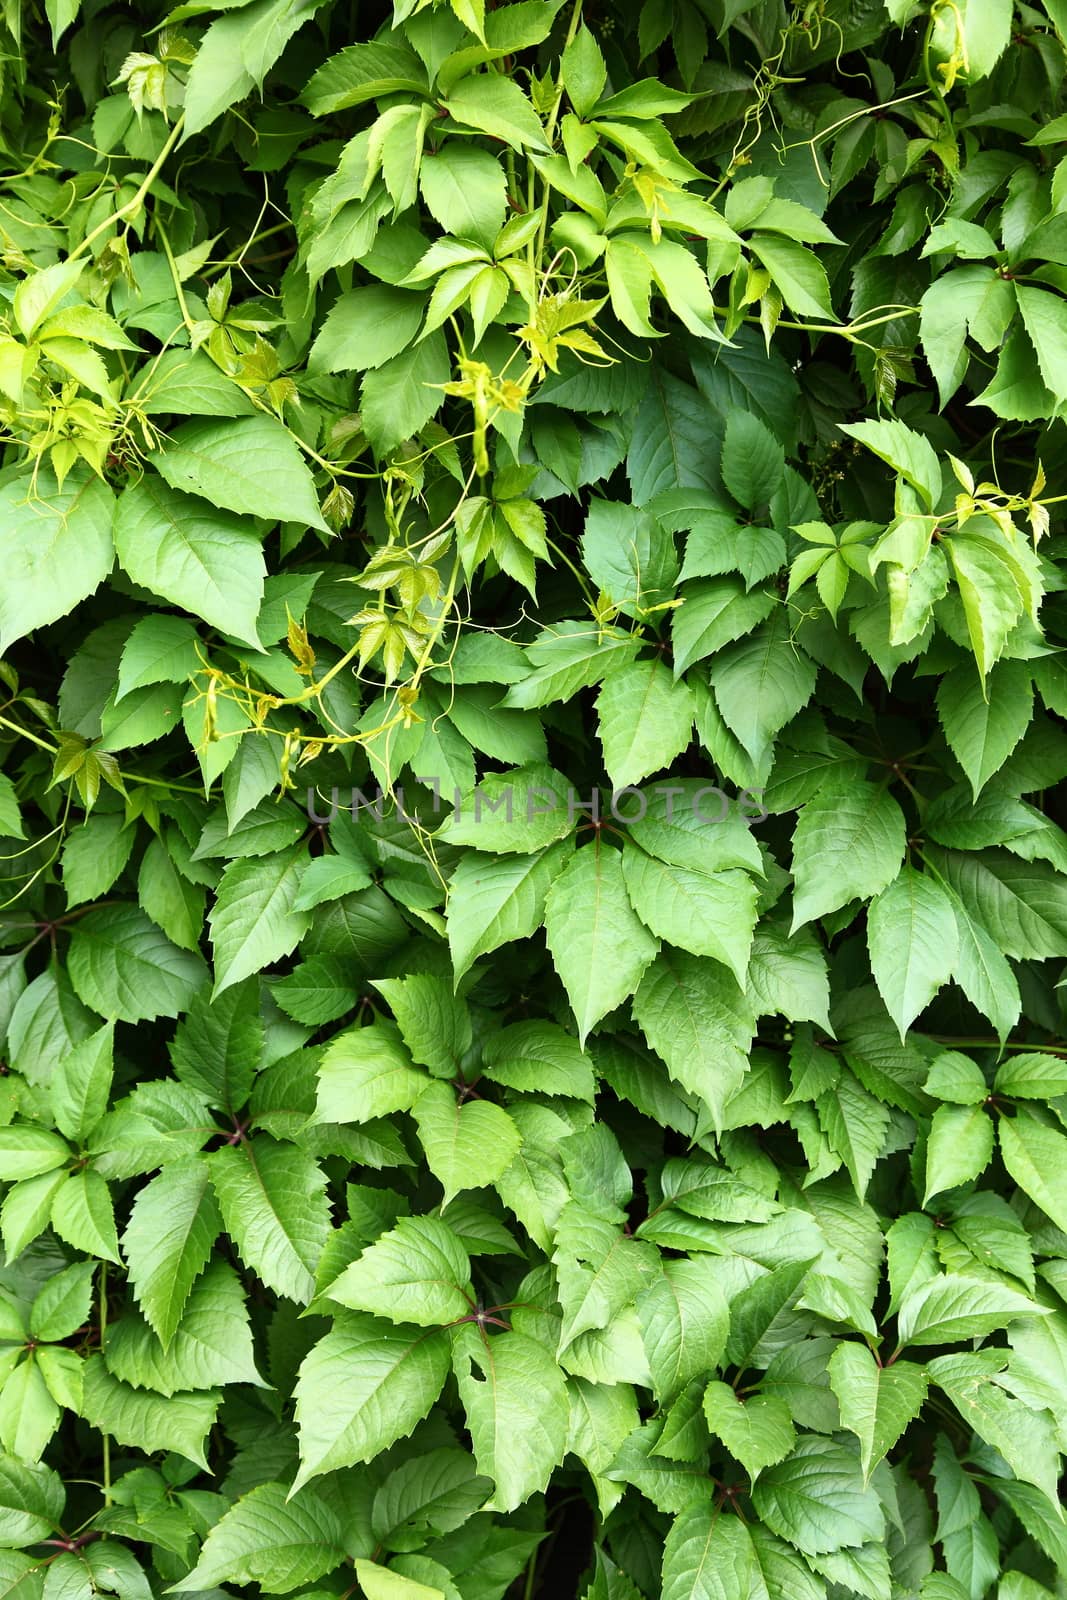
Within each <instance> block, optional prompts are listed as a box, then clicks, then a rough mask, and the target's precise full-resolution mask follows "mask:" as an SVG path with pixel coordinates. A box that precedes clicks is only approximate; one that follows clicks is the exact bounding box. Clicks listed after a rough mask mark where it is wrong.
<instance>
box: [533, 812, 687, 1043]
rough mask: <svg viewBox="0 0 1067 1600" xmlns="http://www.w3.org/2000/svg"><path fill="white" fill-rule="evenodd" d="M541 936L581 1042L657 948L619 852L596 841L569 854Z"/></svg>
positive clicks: (550, 898)
mask: <svg viewBox="0 0 1067 1600" xmlns="http://www.w3.org/2000/svg"><path fill="white" fill-rule="evenodd" d="M545 937H546V939H547V941H548V948H549V950H550V952H551V954H552V960H553V963H554V965H555V968H556V971H557V972H558V973H559V976H560V979H561V981H562V983H563V986H564V988H565V989H566V991H567V996H568V998H569V1000H570V1002H571V1008H572V1010H573V1011H574V1015H575V1018H576V1020H577V1023H578V1038H579V1041H580V1042H581V1043H582V1044H583V1045H584V1043H585V1040H586V1037H587V1035H588V1034H589V1032H590V1030H591V1029H592V1028H593V1027H595V1026H596V1024H597V1023H598V1022H599V1021H600V1019H601V1018H602V1017H603V1016H605V1015H606V1013H607V1012H609V1011H612V1010H614V1008H615V1007H616V1006H618V1005H621V1004H622V1002H623V1001H624V1000H625V999H626V998H627V996H628V995H630V994H632V993H633V992H634V990H635V988H636V987H637V985H638V983H639V982H640V980H641V974H642V973H643V972H644V970H645V968H646V967H647V966H648V964H649V962H650V961H651V960H652V959H653V957H654V956H655V954H656V951H657V949H658V948H659V945H658V941H657V940H656V939H654V938H653V937H652V935H651V934H650V933H649V932H648V931H647V930H646V928H645V926H644V924H643V923H642V922H641V921H640V919H639V918H638V916H637V915H636V913H635V912H634V910H633V908H632V906H631V904H630V899H629V897H628V895H627V892H626V884H625V880H624V876H623V866H622V857H621V856H620V855H619V852H618V851H616V850H610V849H608V848H607V847H606V846H604V845H602V844H601V843H600V842H599V841H597V842H596V843H594V844H593V846H592V847H591V848H587V849H585V850H580V851H578V852H577V853H576V854H575V855H574V856H572V857H571V860H570V861H569V863H568V864H567V866H566V867H565V868H564V869H563V871H562V872H561V873H560V874H559V876H558V877H557V878H556V879H555V881H554V883H553V884H552V887H551V889H550V890H549V893H548V899H547V902H546V906H545Z"/></svg>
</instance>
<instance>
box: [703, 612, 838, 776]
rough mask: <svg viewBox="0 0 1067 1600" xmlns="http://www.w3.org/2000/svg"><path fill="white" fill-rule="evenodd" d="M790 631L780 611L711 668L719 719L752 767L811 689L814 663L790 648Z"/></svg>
mask: <svg viewBox="0 0 1067 1600" xmlns="http://www.w3.org/2000/svg"><path fill="white" fill-rule="evenodd" d="M790 627H791V623H790V621H789V616H788V613H787V612H786V610H785V608H784V607H779V608H778V610H777V611H776V612H775V613H774V615H773V616H772V618H771V619H770V621H769V622H765V623H763V624H761V626H760V627H758V628H757V629H756V631H755V633H752V634H749V636H748V637H747V638H745V639H742V640H740V641H739V642H738V643H737V644H732V645H729V646H727V648H726V649H725V650H720V651H719V653H718V654H717V655H716V656H714V657H713V658H712V662H711V666H710V668H709V677H710V679H711V686H712V688H713V690H714V691H715V701H716V704H717V705H718V708H719V711H720V712H721V713H722V719H723V721H724V722H725V723H726V726H727V727H728V728H729V729H730V732H731V733H733V734H734V735H735V737H736V738H737V739H738V740H739V741H740V742H741V744H742V745H743V746H744V748H745V749H746V750H747V751H748V753H749V755H750V756H751V757H752V759H753V761H756V762H759V761H762V760H763V759H764V757H765V756H766V755H768V753H769V752H770V750H771V748H772V746H773V744H774V740H775V738H776V737H777V735H778V734H779V733H780V732H781V731H782V729H783V728H784V727H785V725H786V723H787V722H791V721H792V719H793V718H794V717H795V716H796V715H797V713H798V712H799V711H801V710H803V708H804V706H806V705H807V703H808V701H809V700H810V699H811V695H812V691H813V690H814V688H815V678H816V667H815V663H814V662H813V661H811V660H810V659H809V658H808V657H807V656H806V655H804V653H803V652H802V651H801V650H800V649H799V648H798V647H797V645H796V644H794V642H793V640H792V639H791V637H790Z"/></svg>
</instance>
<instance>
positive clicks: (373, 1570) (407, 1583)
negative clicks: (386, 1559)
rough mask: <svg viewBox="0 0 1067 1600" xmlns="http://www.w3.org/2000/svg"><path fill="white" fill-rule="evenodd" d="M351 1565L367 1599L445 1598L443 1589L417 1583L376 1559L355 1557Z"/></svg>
mask: <svg viewBox="0 0 1067 1600" xmlns="http://www.w3.org/2000/svg"><path fill="white" fill-rule="evenodd" d="M353 1565H354V1567H355V1572H356V1577H357V1578H358V1579H359V1586H360V1588H361V1589H362V1590H363V1593H364V1594H365V1595H366V1597H367V1600H445V1592H444V1590H443V1589H438V1588H436V1587H434V1586H432V1585H430V1584H426V1583H418V1582H416V1580H415V1579H414V1578H407V1577H405V1576H404V1574H403V1573H402V1572H397V1571H395V1570H394V1569H393V1568H392V1567H383V1566H381V1565H380V1564H379V1563H378V1562H377V1561H366V1560H359V1559H357V1560H356V1561H355V1562H354V1563H353Z"/></svg>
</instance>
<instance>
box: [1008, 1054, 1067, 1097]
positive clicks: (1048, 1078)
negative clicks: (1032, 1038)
mask: <svg viewBox="0 0 1067 1600" xmlns="http://www.w3.org/2000/svg"><path fill="white" fill-rule="evenodd" d="M993 1092H994V1093H995V1094H1007V1095H1014V1096H1015V1097H1016V1098H1017V1099H1020V1100H1052V1099H1055V1098H1056V1097H1057V1096H1059V1095H1061V1094H1067V1062H1065V1061H1064V1060H1063V1058H1062V1057H1061V1056H1058V1055H1046V1054H1044V1053H1043V1052H1041V1051H1034V1052H1027V1051H1024V1052H1023V1053H1021V1054H1020V1055H1011V1056H1009V1057H1008V1058H1007V1060H1005V1061H1002V1062H1001V1064H1000V1066H999V1067H998V1068H997V1075H996V1078H995V1079H994V1080H993Z"/></svg>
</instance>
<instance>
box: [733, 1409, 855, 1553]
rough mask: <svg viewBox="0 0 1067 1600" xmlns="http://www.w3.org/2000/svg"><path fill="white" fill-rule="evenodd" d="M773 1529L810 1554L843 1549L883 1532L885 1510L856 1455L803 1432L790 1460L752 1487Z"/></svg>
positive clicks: (758, 1506) (755, 1501) (759, 1508)
mask: <svg viewBox="0 0 1067 1600" xmlns="http://www.w3.org/2000/svg"><path fill="white" fill-rule="evenodd" d="M752 1500H753V1504H754V1505H755V1508H756V1511H757V1513H758V1515H759V1516H761V1517H762V1518H763V1520H764V1521H765V1522H766V1523H767V1525H768V1527H769V1528H770V1530H771V1532H772V1533H776V1534H777V1535H778V1536H779V1538H782V1539H786V1540H787V1541H788V1542H789V1543H790V1544H795V1545H796V1547H797V1549H798V1550H801V1551H803V1553H804V1554H805V1555H809V1556H817V1555H822V1554H824V1553H825V1552H828V1551H831V1550H843V1549H846V1548H848V1547H850V1546H852V1545H858V1544H863V1543H865V1542H866V1541H867V1540H868V1539H876V1540H880V1539H881V1538H882V1536H883V1526H884V1525H883V1514H882V1507H881V1504H880V1502H879V1499H878V1496H877V1494H876V1493H875V1491H874V1489H873V1488H869V1487H866V1486H865V1485H864V1482H863V1476H862V1473H861V1470H860V1466H859V1463H858V1461H857V1460H856V1458H855V1456H854V1455H853V1454H852V1452H851V1451H850V1450H847V1449H846V1448H845V1447H844V1446H843V1445H840V1444H836V1443H835V1442H834V1441H833V1440H831V1439H822V1438H819V1437H817V1436H816V1435H812V1434H806V1435H804V1436H803V1437H802V1438H801V1439H800V1441H799V1443H798V1444H797V1447H796V1449H795V1450H794V1451H793V1454H792V1455H791V1456H789V1457H788V1459H787V1460H785V1461H783V1462H781V1463H779V1465H777V1466H774V1467H769V1468H768V1469H767V1471H766V1472H765V1473H764V1474H763V1475H762V1477H761V1478H760V1480H759V1482H758V1483H757V1484H756V1485H755V1486H754V1488H753V1491H752Z"/></svg>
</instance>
